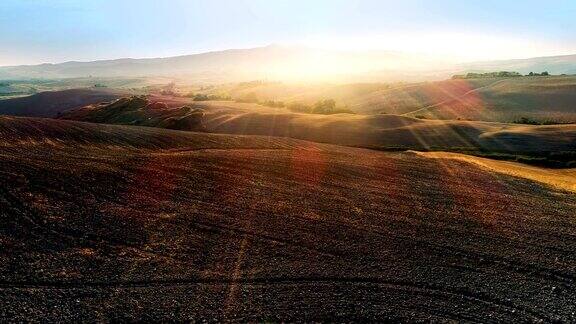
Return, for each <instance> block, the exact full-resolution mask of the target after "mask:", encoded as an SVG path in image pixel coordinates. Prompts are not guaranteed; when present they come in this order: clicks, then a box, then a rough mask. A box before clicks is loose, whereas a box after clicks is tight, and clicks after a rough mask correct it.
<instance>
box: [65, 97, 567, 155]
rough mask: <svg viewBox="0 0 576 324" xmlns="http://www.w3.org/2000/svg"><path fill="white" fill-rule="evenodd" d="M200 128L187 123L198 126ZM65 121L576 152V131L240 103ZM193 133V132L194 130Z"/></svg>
mask: <svg viewBox="0 0 576 324" xmlns="http://www.w3.org/2000/svg"><path fill="white" fill-rule="evenodd" d="M190 114H192V115H193V116H194V117H193V118H194V120H195V121H196V123H195V124H187V123H186V122H185V121H187V120H190V119H192V117H190ZM62 118H63V119H70V120H78V121H87V122H98V123H119V124H127V125H145V126H158V127H164V125H176V124H177V125H181V126H182V127H180V128H179V129H182V130H186V129H190V130H198V129H202V130H205V131H208V132H214V133H225V134H243V135H272V136H282V137H291V138H296V139H303V140H309V141H315V142H323V143H331V144H338V145H348V146H360V147H370V148H382V149H394V148H406V149H433V150H453V149H466V150H487V151H498V152H548V151H575V150H576V125H559V126H526V125H509V124H498V123H485V122H468V121H440V120H420V119H415V118H409V117H403V116H396V115H350V114H336V115H313V114H300V113H293V112H290V111H288V110H285V109H277V108H268V107H263V106H260V105H255V104H239V103H233V102H191V101H189V100H187V99H184V98H162V97H154V96H152V97H146V98H144V97H133V98H131V99H123V100H121V101H118V102H116V103H113V104H105V105H95V106H88V107H84V108H82V109H77V110H74V111H70V112H69V113H67V114H64V115H63V116H62ZM189 127H191V128H189Z"/></svg>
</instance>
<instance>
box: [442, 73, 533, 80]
mask: <svg viewBox="0 0 576 324" xmlns="http://www.w3.org/2000/svg"><path fill="white" fill-rule="evenodd" d="M521 76H522V74H520V73H518V72H510V71H500V72H488V73H473V72H471V73H467V74H458V75H454V76H452V79H453V80H457V79H487V78H514V77H521Z"/></svg>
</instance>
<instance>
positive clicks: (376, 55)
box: [0, 45, 576, 82]
mask: <svg viewBox="0 0 576 324" xmlns="http://www.w3.org/2000/svg"><path fill="white" fill-rule="evenodd" d="M500 70H506V71H518V72H520V73H528V72H531V71H533V72H541V71H548V72H550V73H552V74H576V55H565V56H552V57H538V58H530V59H520V60H504V61H488V62H475V63H467V64H459V65H454V64H447V63H445V62H439V61H436V60H433V59H430V58H425V57H417V56H414V55H409V54H405V53H398V52H385V51H376V52H374V51H373V52H342V51H329V50H318V49H311V48H300V47H285V46H278V45H270V46H266V47H258V48H251V49H230V50H224V51H215V52H207V53H200V54H192V55H183V56H175V57H166V58H144V59H132V58H123V59H116V60H101V61H91V62H76V61H72V62H65V63H59V64H40V65H26V66H9V67H0V79H31V78H40V79H57V78H83V77H90V76H93V77H154V76H164V77H166V76H168V77H185V78H189V79H190V80H193V81H207V82H237V81H249V80H255V79H270V80H284V81H290V80H298V81H303V80H304V81H314V80H316V79H318V80H322V78H325V79H327V80H337V81H340V80H341V81H344V82H387V81H415V80H438V79H443V78H447V77H450V76H451V74H455V73H459V72H463V71H500Z"/></svg>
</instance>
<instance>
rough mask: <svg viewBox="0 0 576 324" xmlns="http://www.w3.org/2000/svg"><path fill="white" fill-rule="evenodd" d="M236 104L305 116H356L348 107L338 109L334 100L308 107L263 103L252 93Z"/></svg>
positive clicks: (294, 104)
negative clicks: (253, 105)
mask: <svg viewBox="0 0 576 324" xmlns="http://www.w3.org/2000/svg"><path fill="white" fill-rule="evenodd" d="M236 102H242V103H257V104H260V105H262V106H266V107H271V108H286V109H288V110H290V111H292V112H297V113H305V114H323V115H330V114H341V113H348V114H354V112H353V111H352V110H350V109H348V107H337V106H336V101H334V100H333V99H324V100H319V101H317V102H316V103H315V104H314V105H307V104H304V103H301V102H292V103H288V104H286V103H284V102H282V101H276V100H266V101H262V102H261V101H259V100H258V97H257V96H256V94H255V93H253V92H251V93H248V94H245V95H243V96H241V97H239V98H237V99H236Z"/></svg>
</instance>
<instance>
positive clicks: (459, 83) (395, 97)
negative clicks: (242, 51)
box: [207, 76, 576, 123]
mask: <svg viewBox="0 0 576 324" xmlns="http://www.w3.org/2000/svg"><path fill="white" fill-rule="evenodd" d="M575 89H576V77H574V76H550V77H519V78H510V79H504V78H486V79H466V80H444V81H433V82H419V83H405V84H394V83H392V84H385V83H358V84H340V85H338V84H321V85H297V84H289V83H279V82H253V83H243V84H235V85H222V86H217V87H213V88H211V89H210V90H208V91H207V93H209V94H226V95H230V96H231V97H232V98H236V99H241V98H243V97H246V96H247V95H249V94H253V95H254V96H255V97H256V98H258V99H259V100H260V101H262V102H265V101H267V100H275V101H282V102H284V103H293V102H301V103H305V104H309V105H310V104H314V103H315V102H316V101H318V100H323V99H327V98H331V99H334V100H335V101H336V102H337V103H338V104H339V105H340V106H346V107H348V108H349V109H351V110H353V111H355V112H357V113H361V114H375V113H387V114H408V115H409V116H412V117H414V116H422V117H426V118H431V119H458V118H460V119H469V120H482V121H495V122H514V121H519V120H521V119H522V118H527V119H532V120H534V121H536V122H556V123H568V122H572V123H574V122H576V106H575V102H576V91H575Z"/></svg>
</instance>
